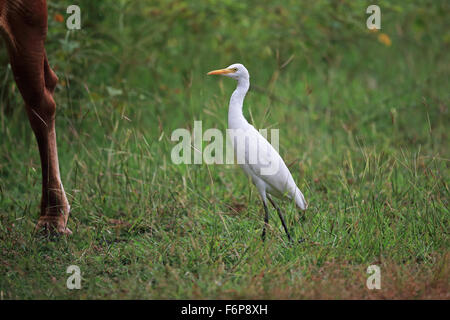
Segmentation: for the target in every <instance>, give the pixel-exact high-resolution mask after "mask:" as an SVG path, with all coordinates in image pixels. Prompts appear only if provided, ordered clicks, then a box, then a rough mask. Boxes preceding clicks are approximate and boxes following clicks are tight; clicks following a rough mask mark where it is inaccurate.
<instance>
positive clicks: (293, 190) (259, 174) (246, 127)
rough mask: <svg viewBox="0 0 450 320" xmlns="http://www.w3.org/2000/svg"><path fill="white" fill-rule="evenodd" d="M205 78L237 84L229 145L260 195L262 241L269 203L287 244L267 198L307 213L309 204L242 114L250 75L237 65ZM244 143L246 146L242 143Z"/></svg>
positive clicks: (283, 165) (229, 115)
mask: <svg viewBox="0 0 450 320" xmlns="http://www.w3.org/2000/svg"><path fill="white" fill-rule="evenodd" d="M208 75H222V76H225V77H229V78H233V79H235V80H237V82H238V83H237V88H236V90H234V92H233V94H232V95H231V99H230V104H229V110H228V128H229V129H232V132H234V136H233V138H232V140H231V142H232V145H233V149H234V152H235V154H236V155H237V157H238V164H239V165H240V166H241V168H242V169H243V170H244V172H245V173H246V174H247V175H249V176H250V177H251V179H252V182H253V184H254V185H255V186H256V188H257V189H258V192H259V194H260V195H261V199H262V202H263V205H264V212H265V216H264V226H263V232H262V239H263V241H264V240H265V235H266V225H268V223H269V211H268V208H267V199H269V201H270V202H271V203H272V205H273V207H274V208H275V209H276V210H277V212H278V216H279V217H280V220H281V223H282V224H283V228H284V231H285V232H286V235H287V237H288V239H289V241H291V240H292V239H291V236H290V234H289V231H288V228H287V226H286V223H285V220H284V217H283V214H282V212H281V210H280V208H279V207H278V206H277V205H276V204H275V202H274V201H273V200H272V198H271V197H270V195H273V196H275V197H277V198H280V199H283V198H284V199H285V198H287V199H290V200H293V201H294V202H295V204H296V205H297V207H298V208H299V209H301V210H306V208H307V206H308V204H307V203H306V201H305V198H304V196H303V194H302V192H301V191H300V189H299V188H298V187H297V185H296V184H295V182H294V179H293V178H292V175H291V173H290V172H289V169H288V168H287V166H286V164H285V163H284V161H283V159H282V158H281V157H280V155H279V154H278V152H277V151H276V150H275V149H274V148H273V146H272V145H271V144H270V143H269V142H268V141H267V140H266V138H264V137H263V136H262V135H261V134H260V133H259V132H258V131H257V130H256V129H255V128H254V127H253V126H252V125H251V124H249V123H248V122H247V120H246V119H245V117H244V115H243V113H242V107H243V104H244V98H245V95H246V94H247V91H248V89H249V88H250V75H249V73H248V71H247V69H246V68H245V67H244V66H243V65H242V64H239V63H237V64H232V65H230V66H229V67H227V68H225V69H219V70H214V71H211V72H209V73H208ZM236 132H237V134H236ZM242 137H244V139H242ZM243 141H245V142H244V143H242V142H243ZM240 156H242V160H243V161H241V162H240V161H239V157H240ZM273 169H275V170H273Z"/></svg>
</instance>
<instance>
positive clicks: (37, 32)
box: [0, 0, 71, 234]
mask: <svg viewBox="0 0 450 320" xmlns="http://www.w3.org/2000/svg"><path fill="white" fill-rule="evenodd" d="M1 2H2V1H0V3H1ZM8 3H10V2H9V1H7V4H8ZM9 9H10V11H9V12H8V15H7V17H6V18H5V16H3V18H4V19H3V22H2V23H3V29H4V30H3V31H4V32H3V35H6V36H5V38H6V40H7V41H6V43H7V47H8V51H9V56H10V61H11V67H12V70H13V73H14V78H15V80H16V83H17V87H18V88H19V91H20V92H21V94H22V96H23V99H24V100H25V106H26V111H27V114H28V119H29V120H30V124H31V128H32V129H33V132H34V134H35V136H36V140H37V143H38V147H39V154H40V158H41V167H42V200H41V215H40V218H39V221H38V223H37V225H36V228H37V229H39V230H41V229H44V230H46V231H47V232H57V233H62V234H70V233H71V231H70V230H69V229H68V228H67V226H66V225H67V219H68V217H69V211H70V206H69V203H68V201H67V198H66V194H65V192H64V188H63V186H62V183H61V178H60V173H59V163H58V152H57V147H56V132H55V115H56V103H55V101H54V99H53V91H54V89H55V86H56V83H57V81H58V78H57V77H56V75H55V73H54V72H53V71H52V69H51V68H50V66H49V64H48V61H47V56H46V53H45V48H44V41H45V37H46V32H47V8H46V4H45V1H42V0H41V1H36V2H35V1H28V2H26V5H24V4H23V3H22V1H17V2H15V5H14V6H10V7H9ZM0 18H1V17H0ZM5 26H6V27H5ZM0 27H1V26H0ZM0 29H1V28H0ZM11 30H15V31H17V32H14V34H13V33H12V32H11ZM8 31H9V32H8Z"/></svg>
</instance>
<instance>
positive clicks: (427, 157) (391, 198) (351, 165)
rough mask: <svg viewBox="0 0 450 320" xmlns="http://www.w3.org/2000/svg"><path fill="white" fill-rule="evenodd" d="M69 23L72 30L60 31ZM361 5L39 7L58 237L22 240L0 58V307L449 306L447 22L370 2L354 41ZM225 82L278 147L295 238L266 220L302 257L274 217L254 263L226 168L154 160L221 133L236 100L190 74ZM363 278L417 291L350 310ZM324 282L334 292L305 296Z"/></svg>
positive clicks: (27, 164) (8, 81) (19, 131)
mask: <svg viewBox="0 0 450 320" xmlns="http://www.w3.org/2000/svg"><path fill="white" fill-rule="evenodd" d="M71 4H77V5H79V6H80V8H81V30H75V31H68V30H67V28H66V25H65V19H67V17H68V14H66V8H67V6H69V5H71ZM371 4H373V3H372V1H341V0H340V1H321V0H318V1H298V0H297V1H267V0H260V1H231V0H224V1H216V0H208V1H185V0H183V1H170V0H168V1H162V0H154V1H144V0H139V1H130V0H115V1H112V0H103V1H90V0H84V1H75V2H74V1H66V0H64V1H48V11H49V17H48V19H49V30H48V37H47V43H46V48H47V53H48V57H49V61H50V64H51V65H52V67H53V69H54V70H55V72H56V73H57V75H58V77H59V79H60V81H59V84H58V87H57V90H56V96H55V99H56V102H57V107H58V114H57V135H58V144H59V146H58V147H59V154H60V163H61V171H62V179H63V183H64V186H65V190H66V192H67V193H68V197H69V201H70V202H71V205H72V216H71V218H70V220H69V227H70V228H71V229H72V230H73V231H74V235H73V236H72V237H71V239H69V240H61V241H59V242H51V243H46V242H45V241H44V242H36V241H35V240H34V238H33V236H32V232H31V231H32V229H33V226H34V223H35V221H36V219H37V214H38V212H37V210H38V203H39V194H40V164H39V158H38V153H37V147H36V144H35V141H34V137H33V135H32V132H31V129H30V128H29V125H28V121H27V119H26V115H25V112H24V108H23V102H22V99H21V97H20V95H19V93H18V90H17V88H16V86H15V84H14V82H13V77H12V73H11V69H10V67H9V66H8V65H7V56H6V52H5V50H1V51H0V62H1V67H0V82H1V84H2V85H1V89H0V136H1V137H2V138H1V143H0V229H1V230H2V231H1V233H0V239H1V241H2V245H1V246H2V247H1V250H3V251H2V252H3V254H2V257H1V258H0V271H1V274H2V275H5V276H2V278H1V279H0V289H1V290H2V292H4V293H3V295H4V296H5V297H6V298H24V297H25V298H37V297H39V298H42V297H45V298H71V297H72V298H73V297H74V298H93V297H99V298H111V297H113V298H192V297H200V298H223V297H235V298H236V297H238V298H239V297H246V298H255V297H256V298H261V297H263V298H277V297H281V298H302V297H306V298H308V297H316V298H317V297H319V298H329V297H331V298H337V297H338V298H339V297H341V298H348V297H357V298H361V297H367V296H371V295H374V294H378V295H376V296H375V297H389V296H390V295H392V296H393V297H403V298H410V297H422V298H423V297H435V298H436V297H447V298H448V292H449V290H448V275H449V272H448V257H449V255H448V248H449V239H448V225H449V212H448V199H449V197H448V196H449V195H448V191H449V190H448V189H449V188H448V181H449V171H448V160H449V158H450V154H449V148H448V146H449V145H448V127H449V124H450V118H449V113H448V102H449V90H448V89H449V74H450V73H449V71H450V70H449V68H450V63H449V62H450V61H449V54H448V51H449V44H450V28H449V24H448V21H449V19H448V13H449V12H450V5H449V2H448V1H431V0H429V1H426V0H423V1H419V0H417V1H377V2H376V4H378V5H379V6H380V8H381V30H377V31H375V30H372V31H371V30H368V29H367V27H366V20H367V18H368V16H369V15H368V14H366V8H367V7H368V6H369V5H371ZM232 63H242V64H244V65H245V66H246V67H247V69H248V70H249V72H250V75H251V90H250V92H249V94H248V96H247V98H246V102H245V105H244V115H245V116H246V117H247V118H248V119H249V122H250V123H253V124H254V125H255V127H257V128H279V129H280V153H281V155H282V157H283V158H284V159H285V161H286V163H287V164H289V166H290V170H291V172H292V174H293V176H294V179H295V180H296V182H297V183H298V185H299V187H300V189H301V190H302V191H303V192H304V194H305V197H306V199H307V200H308V202H309V203H310V204H311V206H310V209H309V210H308V211H307V213H306V219H305V220H304V221H302V220H299V218H298V215H297V213H296V211H295V210H294V208H293V207H292V206H291V205H284V207H285V208H286V210H287V211H288V213H287V214H288V219H287V220H288V224H289V226H290V228H291V229H293V231H292V232H293V233H294V234H295V235H296V237H297V238H299V237H303V238H305V239H306V240H307V241H306V244H305V245H303V246H298V247H295V248H290V247H288V246H285V244H284V238H283V231H282V230H281V228H280V224H279V221H278V219H277V217H276V214H275V213H273V215H272V216H271V226H272V229H271V236H269V238H270V239H269V240H268V243H266V245H265V246H263V245H262V243H261V241H260V237H259V235H260V230H261V228H262V220H263V218H262V212H261V206H260V200H259V198H258V195H257V193H256V192H255V190H254V189H253V188H252V187H250V185H249V182H248V181H247V179H246V178H245V176H244V175H243V174H242V173H241V172H240V171H239V169H237V168H235V167H233V166H214V165H212V166H207V165H197V166H186V165H180V166H176V165H174V164H172V162H171V160H170V151H171V148H172V147H173V146H174V145H175V143H173V142H171V141H170V135H171V133H172V131H173V130H175V129H177V128H188V129H191V128H192V126H193V123H194V120H202V121H203V128H204V130H205V129H206V128H213V127H215V128H219V129H221V130H225V129H226V125H227V106H228V99H229V96H230V95H231V93H232V91H233V89H234V86H235V83H234V81H231V80H229V79H223V78H217V77H207V76H206V73H207V72H208V71H210V70H212V69H217V68H223V67H226V66H228V65H230V64H232ZM43 257H44V258H43ZM371 263H378V264H382V265H383V267H384V268H385V270H390V271H389V272H391V273H392V278H394V279H403V278H402V275H403V276H404V275H411V274H412V275H413V278H414V279H417V280H416V285H417V288H419V289H417V290H416V291H414V290H411V288H410V287H409V286H408V285H406V284H405V283H411V282H407V281H406V280H405V282H402V281H396V282H393V284H391V287H389V289H387V290H390V291H388V292H389V293H388V294H387V293H386V291H385V292H381V293H370V292H368V291H367V290H365V287H364V281H362V280H361V281H360V282H355V280H354V279H353V277H354V276H355V275H356V276H355V277H357V278H358V277H364V274H365V268H366V267H367V265H369V264H371ZM70 264H78V265H80V267H81V269H82V272H83V277H84V278H85V279H86V281H85V282H84V284H83V285H84V286H85V287H84V289H83V290H81V291H79V292H68V290H67V289H65V277H66V275H65V268H66V267H67V266H68V265H70ZM334 264H336V265H337V266H338V267H336V268H337V269H341V268H342V269H343V270H347V271H345V272H344V274H339V275H337V276H336V277H337V278H339V279H344V280H342V281H343V282H335V283H334V282H332V280H329V281H331V282H330V283H332V284H333V283H334V285H329V283H325V284H321V283H320V281H318V280H317V278H316V277H319V278H322V276H321V275H323V274H324V271H323V269H321V268H324V266H325V267H326V266H330V265H332V266H334ZM49 265H51V266H52V267H51V268H49ZM392 266H397V267H392ZM333 268H334V267H333ZM402 268H403V269H402ZM348 270H350V271H348ZM261 273H263V274H265V276H264V277H259V275H260V274H261ZM24 274H27V275H28V276H27V277H25V278H24V277H23V275H24ZM417 274H420V275H423V277H424V278H423V279H422V278H420V277H418V276H417ZM387 277H389V274H388V275H387ZM404 277H407V276H404ZM427 277H429V278H427ZM255 279H256V280H255ZM300 279H301V280H300ZM313 279H315V280H313ZM358 279H359V278H358ZM405 279H406V278H405ZM408 279H409V280H408V281H410V280H411V279H410V278H408ZM358 281H359V280H358ZM351 283H353V285H350V286H354V287H352V288H351V290H350V289H349V290H342V288H345V287H346V286H349V284H351ZM354 283H358V284H357V285H354ZM314 284H315V285H317V287H314V286H313V287H310V286H312V285H314ZM329 286H331V288H334V289H330V287H329ZM318 288H319V289H318ZM347 289H348V288H347Z"/></svg>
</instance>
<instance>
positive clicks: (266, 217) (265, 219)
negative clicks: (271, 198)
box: [261, 200, 269, 242]
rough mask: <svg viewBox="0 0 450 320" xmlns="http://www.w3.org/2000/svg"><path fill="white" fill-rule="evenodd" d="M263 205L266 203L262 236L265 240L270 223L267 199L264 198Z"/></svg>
mask: <svg viewBox="0 0 450 320" xmlns="http://www.w3.org/2000/svg"><path fill="white" fill-rule="evenodd" d="M263 205H264V226H263V231H262V235H261V238H262V240H263V242H264V241H265V240H266V226H268V225H269V209H267V205H266V201H264V200H263Z"/></svg>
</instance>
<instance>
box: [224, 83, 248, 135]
mask: <svg viewBox="0 0 450 320" xmlns="http://www.w3.org/2000/svg"><path fill="white" fill-rule="evenodd" d="M249 88H250V80H249V79H248V78H239V80H238V84H237V87H236V90H234V92H233V94H232V95H231V98H230V106H229V108H228V128H230V129H243V128H245V127H246V126H247V125H249V123H248V122H247V120H246V119H245V118H244V114H243V113H242V107H243V105H244V98H245V95H246V94H247V91H248V89H249Z"/></svg>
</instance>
